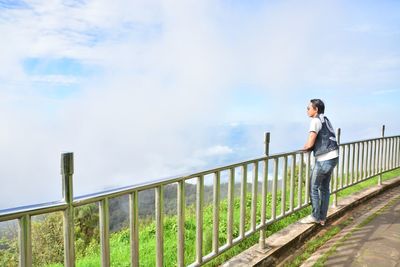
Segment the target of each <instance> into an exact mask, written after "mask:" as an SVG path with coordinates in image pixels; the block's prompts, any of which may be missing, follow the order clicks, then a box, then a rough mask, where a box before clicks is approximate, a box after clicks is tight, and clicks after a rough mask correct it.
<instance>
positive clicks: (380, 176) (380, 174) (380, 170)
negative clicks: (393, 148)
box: [378, 125, 385, 185]
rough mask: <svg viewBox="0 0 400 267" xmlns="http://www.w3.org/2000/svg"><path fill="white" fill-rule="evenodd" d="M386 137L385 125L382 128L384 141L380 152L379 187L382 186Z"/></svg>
mask: <svg viewBox="0 0 400 267" xmlns="http://www.w3.org/2000/svg"><path fill="white" fill-rule="evenodd" d="M384 137H385V125H383V126H382V141H381V151H380V155H381V158H380V168H379V172H380V173H379V176H378V185H382V162H384V161H383V147H384V145H383V144H384V142H385V140H384V139H383V138H384Z"/></svg>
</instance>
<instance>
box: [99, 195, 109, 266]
mask: <svg viewBox="0 0 400 267" xmlns="http://www.w3.org/2000/svg"><path fill="white" fill-rule="evenodd" d="M109 207H110V203H109V199H108V197H106V198H104V199H103V200H101V201H100V202H99V217H100V218H99V219H100V248H101V249H100V250H101V251H100V254H101V266H102V267H109V266H110V208H109Z"/></svg>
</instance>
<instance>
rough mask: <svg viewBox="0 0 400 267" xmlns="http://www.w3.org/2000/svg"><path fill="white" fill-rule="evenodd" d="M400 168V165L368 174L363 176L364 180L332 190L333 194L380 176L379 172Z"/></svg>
mask: <svg viewBox="0 0 400 267" xmlns="http://www.w3.org/2000/svg"><path fill="white" fill-rule="evenodd" d="M399 168H400V167H394V168H392V169H389V170H386V171H382V172H380V173H377V174H375V175H371V176H367V177H365V178H363V179H362V180H359V181H357V182H355V183H352V184H348V185H346V186H343V187H341V188H338V189H337V190H334V191H332V192H331V194H333V193H338V192H340V191H342V190H344V189H347V188H349V187H352V186H353V185H356V184H359V183H362V182H365V181H367V180H369V179H371V178H374V177H378V176H379V174H385V173H387V172H391V171H394V170H396V169H399Z"/></svg>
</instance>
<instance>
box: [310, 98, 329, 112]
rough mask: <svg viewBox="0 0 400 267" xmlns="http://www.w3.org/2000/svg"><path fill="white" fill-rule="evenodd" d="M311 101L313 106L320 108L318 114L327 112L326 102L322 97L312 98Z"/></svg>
mask: <svg viewBox="0 0 400 267" xmlns="http://www.w3.org/2000/svg"><path fill="white" fill-rule="evenodd" d="M310 102H311V104H312V106H313V108H318V114H323V113H324V112H325V104H324V102H322V100H321V99H311V100H310Z"/></svg>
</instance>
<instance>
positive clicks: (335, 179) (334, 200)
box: [332, 128, 340, 208]
mask: <svg viewBox="0 0 400 267" xmlns="http://www.w3.org/2000/svg"><path fill="white" fill-rule="evenodd" d="M336 141H337V144H338V149H339V150H340V128H338V129H337V131H336ZM338 152H340V151H338ZM339 156H340V153H339ZM338 178H339V160H338V164H336V167H335V171H334V175H333V188H334V191H335V193H333V201H332V202H333V203H332V207H333V208H336V207H337V193H336V191H337V189H338Z"/></svg>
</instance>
